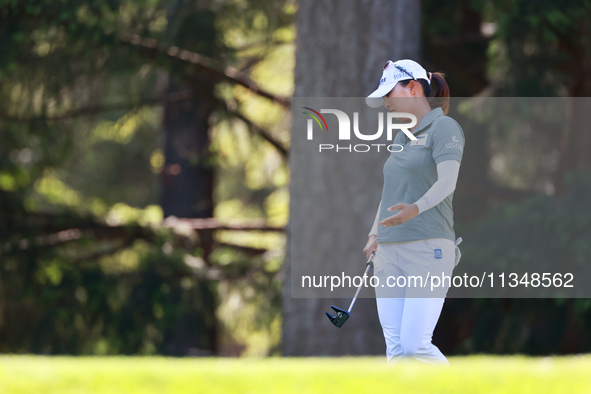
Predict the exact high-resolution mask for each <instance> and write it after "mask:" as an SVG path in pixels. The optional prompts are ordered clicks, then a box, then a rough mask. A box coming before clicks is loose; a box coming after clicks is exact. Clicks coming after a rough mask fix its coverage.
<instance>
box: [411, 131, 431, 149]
mask: <svg viewBox="0 0 591 394" xmlns="http://www.w3.org/2000/svg"><path fill="white" fill-rule="evenodd" d="M428 136H429V134H421V135H417V136H416V137H417V140H416V141H410V146H415V145H426V144H427V137H428Z"/></svg>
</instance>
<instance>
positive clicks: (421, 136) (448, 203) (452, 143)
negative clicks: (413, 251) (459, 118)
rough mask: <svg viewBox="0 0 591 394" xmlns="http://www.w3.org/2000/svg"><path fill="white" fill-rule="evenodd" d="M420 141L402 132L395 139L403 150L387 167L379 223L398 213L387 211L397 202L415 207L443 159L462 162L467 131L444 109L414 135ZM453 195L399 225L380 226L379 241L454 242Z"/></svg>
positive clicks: (392, 156)
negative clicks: (433, 239) (431, 240)
mask: <svg viewBox="0 0 591 394" xmlns="http://www.w3.org/2000/svg"><path fill="white" fill-rule="evenodd" d="M413 134H414V135H415V136H416V137H417V138H418V140H417V141H412V140H410V139H409V138H408V137H407V136H406V135H405V134H404V133H403V132H402V131H400V132H398V134H396V137H394V141H393V143H394V144H400V145H402V146H403V147H404V148H403V149H402V151H400V152H392V153H391V154H390V157H389V158H388V160H387V161H386V163H385V164H384V187H383V190H382V205H381V208H380V215H379V219H380V221H381V220H383V219H385V218H387V217H389V216H392V215H394V214H395V213H396V212H398V211H394V212H388V211H387V210H386V209H387V208H388V207H391V206H392V205H395V204H398V203H401V202H402V203H407V204H413V203H414V202H415V201H417V200H418V199H419V198H421V197H422V196H423V195H424V194H425V193H426V192H427V190H429V189H430V188H431V186H433V184H434V183H435V182H436V181H437V164H438V163H439V162H442V161H444V160H450V159H451V160H457V161H459V162H460V163H461V161H462V153H463V150H464V132H463V130H462V128H461V127H460V125H459V124H458V123H457V122H456V121H455V120H454V119H452V118H450V117H448V116H445V115H444V114H443V110H442V109H441V108H435V109H434V110H432V111H431V112H429V113H428V114H427V115H426V116H425V117H424V118H423V119H422V120H421V122H420V123H419V125H418V127H417V128H416V129H415V131H414V133H413ZM452 199H453V193H451V194H450V195H449V196H447V197H446V198H445V199H444V200H443V201H441V202H440V203H439V204H437V205H436V206H434V207H433V208H431V209H428V210H426V211H424V212H422V213H421V214H419V215H418V216H415V217H414V218H412V219H410V220H409V221H407V222H405V223H403V224H400V225H398V226H391V227H384V226H382V225H378V237H377V241H378V242H406V241H415V240H419V239H428V238H447V239H450V240H452V241H454V240H455V233H454V229H453V224H454V221H453V208H452Z"/></svg>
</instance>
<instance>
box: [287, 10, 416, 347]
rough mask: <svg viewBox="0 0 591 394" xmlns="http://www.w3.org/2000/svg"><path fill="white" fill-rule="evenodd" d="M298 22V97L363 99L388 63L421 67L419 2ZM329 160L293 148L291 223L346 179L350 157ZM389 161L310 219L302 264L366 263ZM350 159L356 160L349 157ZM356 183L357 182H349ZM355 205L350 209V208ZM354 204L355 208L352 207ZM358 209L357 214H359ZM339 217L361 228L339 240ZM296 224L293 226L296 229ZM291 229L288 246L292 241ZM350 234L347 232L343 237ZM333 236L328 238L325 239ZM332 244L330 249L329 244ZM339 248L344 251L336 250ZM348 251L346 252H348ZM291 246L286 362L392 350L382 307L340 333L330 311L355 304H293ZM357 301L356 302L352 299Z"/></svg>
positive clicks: (368, 303) (364, 168)
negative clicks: (290, 358)
mask: <svg viewBox="0 0 591 394" xmlns="http://www.w3.org/2000/svg"><path fill="white" fill-rule="evenodd" d="M299 7H300V8H299V11H298V17H297V32H298V33H297V34H298V35H297V41H296V42H297V50H296V70H295V85H296V87H295V96H296V97H363V96H367V95H368V94H369V93H371V92H372V91H373V90H374V89H375V88H376V87H377V85H378V82H379V78H380V76H381V72H382V68H383V66H384V64H385V63H386V61H387V60H388V59H391V60H397V59H401V58H412V59H417V60H419V59H418V54H419V49H420V23H421V18H420V2H419V1H415V0H396V1H387V0H372V1H355V2H342V1H337V0H323V1H320V2H314V1H311V0H301V1H300V6H299ZM336 156H341V155H332V156H331V158H330V160H328V161H327V160H326V159H324V160H323V159H322V158H321V157H320V155H317V154H316V155H315V154H313V152H311V151H310V150H306V149H304V146H303V145H302V143H301V142H300V141H296V139H292V145H291V158H292V161H291V163H290V167H291V217H292V218H294V217H296V216H295V215H305V205H306V203H309V202H310V201H319V200H322V199H323V196H327V195H330V190H329V188H330V185H329V183H327V182H325V179H327V178H326V177H329V178H331V179H333V180H334V179H336V180H337V181H338V179H339V170H340V171H341V175H340V177H341V179H342V178H343V175H342V172H343V170H342V168H344V167H343V166H341V165H339V160H340V161H343V160H347V158H348V157H349V156H348V155H342V157H338V158H337V157H336ZM386 158H387V156H380V155H368V157H367V158H364V159H363V161H362V162H361V163H362V164H361V165H360V166H358V167H356V170H355V171H356V174H355V178H356V179H359V182H358V183H356V184H354V185H350V187H349V189H348V190H350V195H347V196H342V199H340V200H337V201H334V204H333V203H332V202H331V204H330V205H331V206H330V207H327V209H326V211H325V212H324V213H323V214H322V215H315V216H314V217H307V218H306V226H307V227H308V228H309V229H311V231H314V232H316V233H317V234H318V235H322V237H320V236H318V237H315V238H316V240H315V241H313V244H311V245H309V247H307V248H306V250H298V251H297V253H298V257H299V258H308V259H310V261H312V260H320V261H322V260H323V259H330V260H332V261H340V260H341V259H350V258H351V256H359V261H360V264H359V270H360V272H359V275H360V274H361V271H362V270H363V255H362V253H361V250H362V248H363V246H364V245H365V242H366V241H367V233H368V232H369V229H370V227H371V223H372V222H373V219H374V216H375V213H376V210H377V207H378V202H379V199H380V191H381V186H382V170H381V169H382V166H383V164H384V162H385V160H386ZM349 159H350V157H349ZM349 175H351V174H349ZM345 199H348V201H344V200H345ZM352 200H353V201H352ZM351 206H354V207H355V210H354V211H355V212H351ZM334 214H339V215H349V217H348V220H347V222H348V223H359V224H360V226H358V227H359V228H357V229H354V230H352V231H350V232H348V233H347V234H346V236H347V237H349V238H347V239H343V238H342V237H341V236H339V237H340V238H339V239H332V238H331V235H333V234H337V233H338V231H337V230H338V227H339V222H338V220H335V217H334V216H333V215H334ZM291 222H293V220H292V221H291ZM291 228H292V226H291V224H290V226H289V227H288V245H290V240H291ZM340 234H342V232H341V233H340ZM325 235H327V236H328V238H326V237H325ZM327 239H328V242H325V241H326V240H327ZM334 242H338V243H339V248H338V251H335V250H334V249H333V248H332V246H333V243H334ZM343 245H344V246H343ZM290 252H291V250H290V246H288V248H287V259H286V264H285V267H286V281H285V287H284V294H283V341H282V350H283V355H285V356H312V355H343V354H356V355H359V354H383V353H384V352H385V343H384V338H383V334H382V330H381V327H380V324H379V321H378V316H377V310H376V306H375V300H374V299H360V300H358V301H357V304H356V305H355V310H354V312H353V314H352V317H351V319H349V321H348V322H347V324H346V325H345V326H344V327H342V328H340V329H338V328H336V327H334V326H333V325H332V324H331V323H330V322H329V321H328V319H327V318H326V316H325V315H324V313H325V312H326V311H329V308H330V305H331V304H334V305H339V306H342V307H346V306H348V303H349V302H350V299H345V300H343V299H341V300H335V299H297V298H291V285H290V283H291V276H290V275H291V267H290ZM351 296H353V294H351Z"/></svg>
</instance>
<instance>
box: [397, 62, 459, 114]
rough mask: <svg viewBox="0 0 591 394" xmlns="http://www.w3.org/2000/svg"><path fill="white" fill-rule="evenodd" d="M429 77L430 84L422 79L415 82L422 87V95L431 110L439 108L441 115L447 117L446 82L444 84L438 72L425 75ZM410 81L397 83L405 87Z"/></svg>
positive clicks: (447, 95) (447, 89)
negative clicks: (441, 111)
mask: <svg viewBox="0 0 591 394" xmlns="http://www.w3.org/2000/svg"><path fill="white" fill-rule="evenodd" d="M427 74H428V75H429V76H430V77H431V84H429V82H427V81H426V80H424V79H422V78H421V79H418V80H416V81H417V82H419V83H420V84H421V86H422V87H423V93H424V94H425V97H426V98H427V101H428V102H429V105H430V106H431V109H435V108H437V107H441V109H442V110H443V113H444V114H445V115H447V112H448V111H449V97H450V94H449V86H448V85H447V82H445V78H443V74H442V73H440V72H435V73H429V72H428V73H427ZM410 81H412V79H406V80H404V81H400V82H399V83H400V84H401V85H402V86H407V85H408V84H409V83H410Z"/></svg>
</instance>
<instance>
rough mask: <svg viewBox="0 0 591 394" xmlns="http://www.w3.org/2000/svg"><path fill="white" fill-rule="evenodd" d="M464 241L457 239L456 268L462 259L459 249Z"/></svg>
mask: <svg viewBox="0 0 591 394" xmlns="http://www.w3.org/2000/svg"><path fill="white" fill-rule="evenodd" d="M462 241H463V239H462V237H458V239H456V242H455V245H456V261H455V264H454V267H455V266H457V265H458V263H459V262H460V259H461V258H462V252H460V248H459V247H458V245H459V244H461V243H462Z"/></svg>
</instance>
